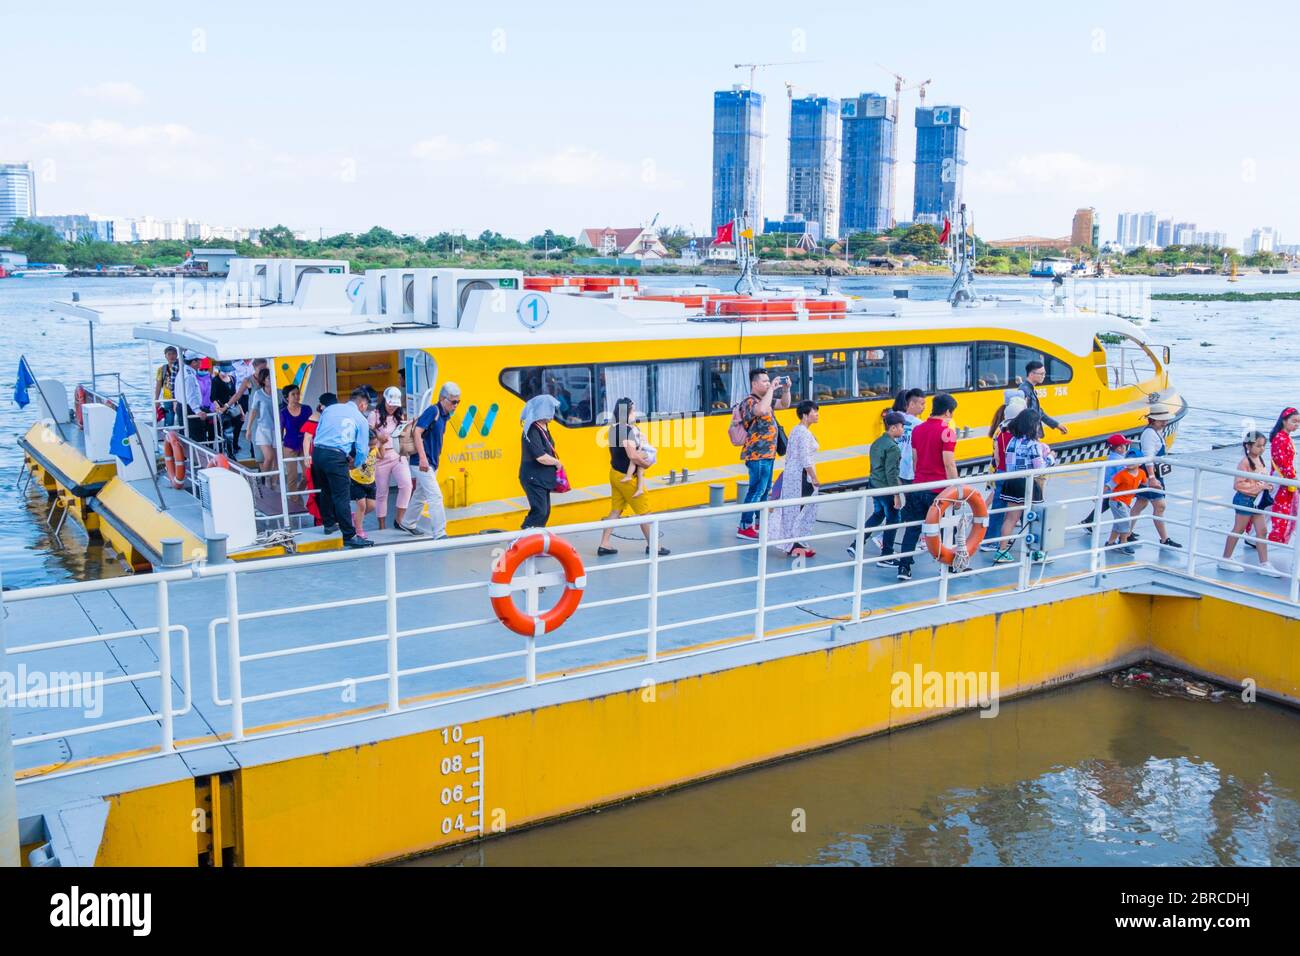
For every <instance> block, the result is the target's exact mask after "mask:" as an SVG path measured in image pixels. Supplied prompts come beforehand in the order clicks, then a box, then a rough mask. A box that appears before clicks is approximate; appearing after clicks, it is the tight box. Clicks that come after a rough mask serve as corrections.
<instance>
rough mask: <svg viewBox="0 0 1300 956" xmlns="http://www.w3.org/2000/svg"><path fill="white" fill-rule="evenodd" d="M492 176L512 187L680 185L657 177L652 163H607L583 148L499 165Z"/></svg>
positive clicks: (658, 174) (658, 175)
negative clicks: (494, 175)
mask: <svg viewBox="0 0 1300 956" xmlns="http://www.w3.org/2000/svg"><path fill="white" fill-rule="evenodd" d="M495 173H496V174H497V175H498V176H499V177H500V178H501V179H502V180H503V181H504V182H506V183H509V184H511V185H516V186H583V187H586V188H589V189H609V188H619V189H625V188H641V189H666V190H673V189H679V188H680V187H681V183H680V182H679V181H678V180H676V179H672V178H667V177H664V176H663V175H662V174H660V172H659V170H658V167H657V164H656V162H655V160H654V159H652V158H646V159H644V160H642V161H641V162H639V163H635V162H627V161H625V160H618V159H611V158H610V157H608V156H606V155H605V154H604V153H601V152H600V151H598V150H594V149H591V148H589V147H585V146H566V147H564V148H563V149H560V150H557V151H555V152H553V153H550V154H548V155H544V156H539V157H537V158H535V159H522V160H519V161H516V162H511V163H504V164H500V165H498V166H497V167H496V169H495Z"/></svg>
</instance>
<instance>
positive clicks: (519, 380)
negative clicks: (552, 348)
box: [501, 365, 595, 425]
mask: <svg viewBox="0 0 1300 956" xmlns="http://www.w3.org/2000/svg"><path fill="white" fill-rule="evenodd" d="M501 384H502V385H504V386H505V387H506V388H507V389H509V390H510V391H511V392H514V393H515V394H516V395H518V396H519V397H520V398H522V399H524V400H525V401H526V400H528V399H530V398H532V397H533V396H535V395H540V394H542V393H543V392H545V393H546V394H548V395H554V396H555V397H556V398H558V399H559V400H560V409H559V412H558V413H557V414H556V416H555V417H556V420H557V421H559V422H560V423H561V424H564V425H590V424H592V422H593V417H592V413H593V410H594V408H593V406H594V401H593V399H594V397H595V391H594V389H593V387H592V373H591V366H590V365H560V366H547V367H537V366H533V367H531V368H514V369H507V370H506V371H504V372H502V373H501Z"/></svg>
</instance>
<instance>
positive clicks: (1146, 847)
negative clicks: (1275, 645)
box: [0, 276, 1300, 865]
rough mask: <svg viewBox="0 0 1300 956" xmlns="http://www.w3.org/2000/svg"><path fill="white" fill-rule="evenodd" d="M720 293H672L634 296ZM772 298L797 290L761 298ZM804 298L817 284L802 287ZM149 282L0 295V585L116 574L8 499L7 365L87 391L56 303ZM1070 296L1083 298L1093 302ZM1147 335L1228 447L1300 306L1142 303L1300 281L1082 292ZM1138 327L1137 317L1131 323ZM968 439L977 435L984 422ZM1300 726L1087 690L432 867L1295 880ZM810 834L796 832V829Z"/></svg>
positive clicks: (847, 284) (127, 367)
mask: <svg viewBox="0 0 1300 956" xmlns="http://www.w3.org/2000/svg"><path fill="white" fill-rule="evenodd" d="M701 281H704V282H708V283H710V284H713V285H716V286H725V285H727V284H729V280H726V279H699V278H696V277H684V276H674V277H665V278H663V279H653V280H649V283H648V284H653V285H665V286H681V285H690V284H694V283H696V282H701ZM775 281H776V282H777V283H778V284H794V283H796V282H799V281H800V280H795V279H784V278H782V279H778V280H775ZM806 281H807V282H808V283H809V284H820V281H821V280H806ZM154 283H155V280H147V279H139V280H137V279H99V280H93V279H89V280H63V279H60V280H18V279H14V280H0V387H3V389H4V393H5V394H4V395H3V396H2V397H0V409H3V411H2V412H0V575H2V576H3V583H4V585H5V586H6V587H23V586H31V585H36V584H44V583H50V582H56V581H66V580H79V579H85V578H96V577H101V576H108V575H116V574H120V573H122V569H121V567H120V565H119V564H118V562H117V560H116V559H115V558H114V557H113V556H112V555H111V554H105V552H104V549H103V548H101V547H97V546H88V545H87V543H86V539H85V536H84V534H83V533H82V532H81V531H80V529H79V528H76V527H75V526H74V523H73V522H71V521H70V522H68V524H67V526H66V527H65V529H64V531H63V533H62V546H61V547H56V546H55V542H54V541H53V540H52V538H51V535H50V533H49V532H48V531H47V530H46V529H45V527H44V524H43V520H44V516H45V505H44V501H43V497H42V496H40V495H38V494H36V493H29V494H28V495H26V496H20V495H18V494H17V491H16V488H15V484H16V480H17V478H18V474H19V469H20V466H21V463H22V456H21V454H20V453H19V450H18V449H17V447H16V445H15V441H16V439H17V438H18V437H19V436H20V435H21V434H23V433H24V432H25V431H26V429H27V427H29V425H30V423H31V421H32V420H33V418H34V414H33V408H32V407H29V408H28V409H27V410H26V411H19V410H18V409H17V408H16V407H15V406H13V405H12V403H11V402H10V400H9V393H10V389H11V388H12V383H13V379H14V374H15V372H16V370H17V364H18V357H19V356H20V355H24V354H25V355H26V356H27V357H28V360H29V361H30V362H31V364H32V366H33V368H34V370H35V371H36V374H37V375H38V376H40V377H53V378H58V379H60V380H62V381H63V382H64V383H65V384H66V385H68V386H69V388H71V386H72V385H73V384H74V383H75V382H78V381H85V380H86V379H87V378H88V377H89V373H90V368H89V356H88V350H87V331H86V327H85V324H84V323H81V322H75V321H69V320H65V319H60V318H59V317H58V316H57V315H55V314H54V313H53V312H52V311H51V309H50V305H49V304H50V302H51V300H53V299H56V298H59V299H67V298H70V297H71V293H72V292H74V291H77V292H80V293H81V296H82V298H84V299H91V298H100V297H105V296H120V297H142V296H148V295H149V294H150V292H151V290H152V289H153V287H154ZM836 283H837V287H838V288H840V289H842V290H843V291H845V292H849V293H852V294H856V295H862V296H869V297H880V298H889V297H892V296H893V294H894V290H895V289H898V288H905V287H906V288H910V290H911V294H912V295H913V296H914V297H918V298H939V297H942V296H943V295H945V294H946V292H947V288H948V285H949V281H948V280H946V279H943V278H930V279H892V278H855V279H846V280H836ZM1085 285H1086V283H1081V284H1080V294H1081V295H1082V296H1085V297H1086V296H1088V295H1090V294H1091V291H1090V290H1086V289H1084V288H1083V287H1084V286H1085ZM1097 285H1098V286H1102V287H1105V288H1106V289H1107V293H1108V294H1109V295H1111V296H1112V301H1115V298H1114V296H1115V295H1116V294H1118V301H1120V302H1121V303H1127V305H1126V306H1122V307H1120V308H1117V309H1116V311H1119V312H1121V313H1123V314H1126V315H1139V316H1144V318H1143V324H1144V327H1145V328H1146V330H1147V332H1148V334H1149V335H1150V336H1151V338H1152V339H1153V340H1154V341H1156V342H1159V343H1164V344H1169V345H1171V346H1173V349H1174V366H1173V374H1174V380H1175V382H1176V384H1177V386H1178V388H1179V390H1180V392H1181V393H1182V394H1183V395H1184V397H1185V398H1186V399H1187V401H1188V402H1189V403H1190V404H1191V405H1192V412H1191V414H1189V415H1188V417H1187V418H1186V419H1185V420H1184V421H1183V423H1182V424H1181V425H1180V427H1179V432H1178V450H1179V451H1192V450H1202V449H1208V448H1210V447H1212V446H1214V445H1223V444H1229V443H1231V442H1234V441H1236V440H1237V437H1238V435H1239V433H1240V430H1241V428H1242V422H1243V420H1254V421H1255V422H1257V423H1258V424H1259V425H1261V426H1262V427H1263V428H1265V429H1267V427H1268V426H1269V425H1270V424H1271V422H1272V421H1273V419H1274V418H1275V417H1276V415H1277V412H1278V411H1279V410H1280V408H1281V407H1282V406H1283V405H1285V404H1300V381H1297V376H1296V369H1298V368H1300V336H1297V335H1296V331H1295V330H1296V327H1297V321H1296V320H1297V318H1300V302H1259V303H1229V302H1208V303H1199V302H1198V303H1184V302H1152V303H1149V304H1148V305H1147V306H1143V305H1142V304H1141V300H1142V299H1143V296H1144V293H1145V292H1149V291H1184V290H1187V291H1198V292H1208V291H1218V290H1224V289H1235V290H1240V291H1262V290H1274V289H1285V290H1294V289H1300V276H1274V277H1249V278H1247V279H1245V280H1243V281H1242V282H1240V283H1238V284H1236V285H1228V284H1227V282H1226V281H1225V280H1223V279H1220V278H1209V277H1205V278H1202V277H1197V278H1180V279H1162V280H1109V281H1107V282H1100V283H1097ZM1048 288H1049V286H1048V283H1046V282H1044V281H1042V280H1029V279H986V278H981V279H979V280H978V284H977V291H978V292H979V293H981V294H997V295H1007V296H1019V297H1036V296H1040V295H1043V294H1045V293H1046V291H1047V289H1048ZM1148 309H1149V311H1148ZM96 346H97V354H98V356H99V365H100V371H103V370H104V369H105V368H112V369H114V370H119V371H121V372H122V373H123V375H124V377H125V378H126V379H127V380H128V382H130V383H131V384H132V385H135V386H138V387H141V388H143V387H144V386H145V385H146V384H147V383H148V381H149V375H150V371H149V363H148V358H147V353H146V350H145V348H144V346H143V345H142V344H141V343H137V342H135V341H134V340H133V339H132V338H131V336H130V332H129V330H126V329H116V330H103V329H102V330H100V331H99V332H97V335H96ZM980 424H982V423H980ZM1298 742H1300V715H1298V714H1296V713H1295V712H1293V711H1290V710H1286V709H1283V708H1279V707H1272V706H1269V705H1266V704H1253V705H1249V706H1247V705H1243V704H1240V703H1237V702H1235V701H1230V702H1227V703H1223V702H1220V703H1209V702H1204V701H1202V702H1190V701H1184V700H1170V699H1157V698H1152V697H1150V696H1149V695H1148V694H1146V693H1145V692H1144V691H1138V690H1129V689H1119V688H1114V687H1111V686H1110V685H1109V684H1108V683H1106V682H1104V681H1102V680H1096V681H1091V682H1088V683H1085V684H1082V685H1078V686H1075V687H1070V688H1064V689H1061V690H1057V691H1054V692H1051V693H1048V694H1043V695H1039V696H1037V697H1034V698H1031V699H1028V700H1024V701H1019V702H1015V703H1012V704H1008V705H1005V706H1004V707H1003V709H1002V713H1001V715H1000V716H999V717H998V718H997V719H994V720H983V719H979V718H978V717H976V716H974V715H970V716H962V717H956V718H952V719H948V720H943V721H938V722H936V723H933V724H929V725H926V726H923V727H918V728H912V729H909V730H907V731H904V732H901V733H898V734H891V735H888V736H885V737H881V738H876V739H873V740H868V741H864V742H860V743H857V744H852V745H848V746H844V747H841V748H838V749H835V750H832V751H828V752H824V753H821V754H817V755H813V756H809V757H804V758H801V759H798V760H792V761H788V762H785V763H782V764H779V765H777V766H773V767H768V768H764V769H761V770H756V771H752V772H748V773H744V774H739V775H735V776H732V777H728V778H724V779H721V780H717V781H713V782H710V783H706V784H702V785H699V786H694V787H690V788H687V789H684V790H680V791H677V792H674V793H671V794H667V795H663V796H660V797H657V798H655V799H651V800H643V801H637V802H634V803H632V804H629V805H627V806H624V807H620V808H616V809H612V810H606V811H604V812H601V813H596V814H590V815H587V816H584V817H579V818H576V819H574V820H571V821H567V822H564V823H559V824H555V825H552V826H547V827H541V828H536V829H533V830H528V831H523V832H521V833H518V834H510V835H507V836H505V837H502V838H499V839H495V840H492V841H488V842H486V843H483V844H480V845H478V846H476V847H474V848H473V849H469V850H463V851H449V852H447V853H442V854H436V855H434V856H431V857H427V858H425V859H423V860H419V861H416V865H445V864H534V863H536V864H541V863H552V864H553V863H567V864H583V863H589V864H682V863H697V864H706V863H715V864H802V863H812V864H843V863H872V864H885V863H894V864H931V863H941V864H1004V865H1007V864H1009V865H1029V864H1036V863H1081V864H1107V863H1131V864H1132V863H1141V864H1180V863H1181V864H1189V863H1203V864H1213V863H1250V864H1288V865H1296V864H1300V844H1298V842H1297V840H1298V837H1297V834H1300V743H1298ZM797 813H802V814H803V817H804V819H806V827H805V829H804V831H803V832H795V830H794V829H792V822H793V820H794V819H795V817H794V815H795V814H797Z"/></svg>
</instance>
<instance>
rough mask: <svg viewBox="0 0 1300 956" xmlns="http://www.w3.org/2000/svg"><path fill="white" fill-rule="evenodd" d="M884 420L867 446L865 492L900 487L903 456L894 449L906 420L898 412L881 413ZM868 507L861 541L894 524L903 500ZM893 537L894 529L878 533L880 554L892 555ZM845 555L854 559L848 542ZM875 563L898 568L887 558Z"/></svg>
mask: <svg viewBox="0 0 1300 956" xmlns="http://www.w3.org/2000/svg"><path fill="white" fill-rule="evenodd" d="M884 418H885V430H884V431H883V432H882V433H881V434H880V435H879V436H877V438H876V440H875V441H873V442H872V443H871V448H870V450H869V454H870V455H871V476H870V478H868V480H867V487H868V488H897V487H898V486H899V484H901V482H900V481H899V477H898V468H899V464H900V463H901V461H902V458H903V452H902V449H900V448H899V447H898V440H899V439H900V438H902V437H903V428H904V426H905V425H906V424H907V419H906V418H905V417H904V416H903V413H902V412H894V411H889V412H885V416H884ZM871 507H872V510H871V517H870V518H868V519H867V523H866V526H865V527H866V530H867V534H866V536H865V537H863V539H862V540H863V541H869V540H871V537H872V535H871V529H872V528H874V527H876V526H878V525H881V524H885V525H896V524H898V513H899V511H900V510H901V509H902V507H903V496H902V495H901V494H895V495H876V497H874V498H872V499H871ZM897 534H898V529H897V528H887V529H886V530H885V531H883V532H881V537H882V538H883V541H884V543H883V544H882V546H881V549H880V553H881V554H885V555H889V554H893V553H894V539H895V537H896V536H897ZM848 551H849V554H851V555H853V556H854V557H855V558H856V557H857V556H858V551H857V542H855V541H850V542H849V547H848ZM877 563H878V564H879V565H881V566H882V567H891V568H894V567H898V561H897V560H896V559H894V558H888V559H886V560H884V561H879V562H877Z"/></svg>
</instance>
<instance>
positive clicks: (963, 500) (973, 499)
mask: <svg viewBox="0 0 1300 956" xmlns="http://www.w3.org/2000/svg"><path fill="white" fill-rule="evenodd" d="M961 504H966V505H969V506H970V510H971V511H972V512H974V514H975V521H974V523H973V524H972V525H971V529H970V534H969V535H967V536H966V549H965V550H966V554H965V558H964V559H963V561H962V563H961V564H962V566H965V564H966V559H969V558H970V556H971V555H972V554H974V553H975V552H976V551H978V550H979V546H980V542H982V541H983V540H984V535H985V534H986V533H987V531H988V526H989V508H988V505H986V504H985V503H984V496H983V495H981V494H980V493H979V492H978V491H976V490H975V489H974V488H971V487H970V486H969V485H958V486H956V487H953V488H945V489H944V490H943V493H942V494H940V495H939V496H938V497H937V498H935V499H934V504H932V505H930V510H929V511H927V512H926V514H925V523H924V524H922V525H921V534H922V536H923V537H924V538H925V547H926V549H927V550H929V552H930V556H931V557H933V558H934V559H935V560H936V561H939V562H941V563H942V564H947V565H950V566H951V565H952V563H953V560H954V559H955V558H956V557H957V552H955V551H954V550H953V549H952V548H949V547H946V546H945V545H944V543H943V538H942V537H941V536H940V534H939V522H940V521H941V520H942V519H943V515H944V512H945V511H947V510H948V509H949V508H954V507H956V506H958V505H961Z"/></svg>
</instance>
